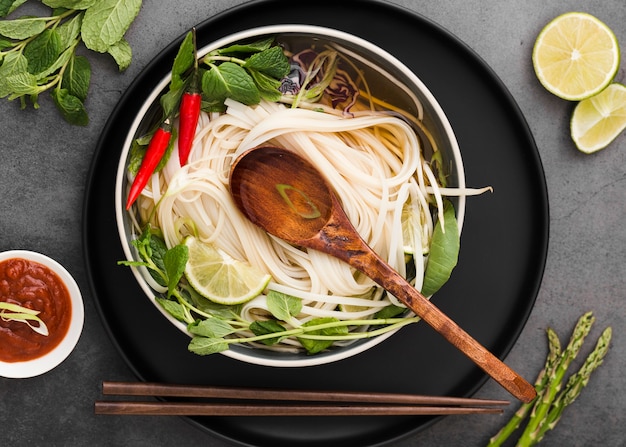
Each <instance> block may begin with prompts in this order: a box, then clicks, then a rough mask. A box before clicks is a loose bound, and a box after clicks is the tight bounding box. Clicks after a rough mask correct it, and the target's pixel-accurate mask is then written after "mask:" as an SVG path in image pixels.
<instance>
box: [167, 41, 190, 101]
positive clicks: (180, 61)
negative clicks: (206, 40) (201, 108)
mask: <svg viewBox="0 0 626 447" xmlns="http://www.w3.org/2000/svg"><path fill="white" fill-rule="evenodd" d="M193 60H194V51H193V33H192V32H188V33H187V35H186V36H185V38H184V39H183V41H182V43H181V44H180V47H179V48H178V53H176V57H175V58H174V63H173V64H172V81H171V82H170V90H178V89H181V88H183V87H184V85H185V80H184V79H183V75H184V74H185V72H186V71H187V70H189V69H190V68H191V67H192V66H193Z"/></svg>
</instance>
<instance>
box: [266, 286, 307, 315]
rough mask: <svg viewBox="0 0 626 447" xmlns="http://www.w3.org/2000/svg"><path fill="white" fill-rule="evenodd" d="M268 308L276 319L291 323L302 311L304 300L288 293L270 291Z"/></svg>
mask: <svg viewBox="0 0 626 447" xmlns="http://www.w3.org/2000/svg"><path fill="white" fill-rule="evenodd" d="M267 308H268V309H269V311H270V312H271V313H272V315H274V317H275V318H276V319H278V320H283V321H289V319H291V317H293V316H295V315H298V314H299V313H300V311H301V310H302V300H301V299H300V298H296V297H294V296H291V295H287V294H286V293H280V292H276V291H274V290H270V292H269V293H268V294H267Z"/></svg>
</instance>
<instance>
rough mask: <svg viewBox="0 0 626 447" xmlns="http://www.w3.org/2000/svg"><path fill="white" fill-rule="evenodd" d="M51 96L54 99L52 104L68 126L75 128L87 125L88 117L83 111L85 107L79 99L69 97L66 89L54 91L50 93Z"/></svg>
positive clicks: (85, 111)
mask: <svg viewBox="0 0 626 447" xmlns="http://www.w3.org/2000/svg"><path fill="white" fill-rule="evenodd" d="M50 94H51V95H52V99H54V104H55V105H56V106H57V109H59V111H60V112H61V114H62V115H63V118H65V121H67V122H68V123H70V124H74V125H76V126H86V125H87V124H89V117H88V116H87V110H85V106H84V104H83V102H82V101H81V100H80V98H77V97H76V96H74V95H71V94H70V93H69V92H68V91H67V89H64V88H61V89H54V90H52V92H51V93H50Z"/></svg>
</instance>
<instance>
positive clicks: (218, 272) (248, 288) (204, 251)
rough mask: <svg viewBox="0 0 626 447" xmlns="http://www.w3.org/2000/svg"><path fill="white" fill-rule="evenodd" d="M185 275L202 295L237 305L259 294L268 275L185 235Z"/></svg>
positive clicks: (223, 302) (265, 285) (268, 279)
mask: <svg viewBox="0 0 626 447" xmlns="http://www.w3.org/2000/svg"><path fill="white" fill-rule="evenodd" d="M185 245H186V246H187V247H188V248H189V260H188V261H187V266H186V267H185V277H186V278H187V280H188V281H189V284H191V286H192V287H193V288H194V290H196V292H198V293H199V294H200V295H202V296H204V297H205V298H207V299H209V300H211V301H213V302H215V303H220V304H240V303H244V302H246V301H249V300H251V299H252V298H254V297H256V296H258V295H260V294H261V293H262V292H263V290H264V289H265V288H266V287H267V284H268V283H269V281H270V279H271V276H270V275H268V274H266V273H263V272H261V271H259V270H258V269H256V268H254V267H253V266H251V265H250V264H247V263H245V262H242V261H239V260H236V259H233V258H231V257H230V256H228V255H227V254H226V253H223V252H222V251H221V250H218V249H217V248H216V247H215V246H213V245H211V244H205V243H203V242H202V241H200V240H198V239H197V238H194V237H188V238H187V239H186V240H185Z"/></svg>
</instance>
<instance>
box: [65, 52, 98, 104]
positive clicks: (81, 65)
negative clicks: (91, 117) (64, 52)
mask: <svg viewBox="0 0 626 447" xmlns="http://www.w3.org/2000/svg"><path fill="white" fill-rule="evenodd" d="M90 80H91V65H90V64H89V60H87V58H86V57H83V56H74V57H72V59H71V60H70V61H69V64H68V65H67V68H66V69H65V72H64V73H63V80H62V82H61V88H65V89H67V91H68V92H69V93H70V94H71V95H74V96H76V97H77V98H79V99H80V100H81V101H84V100H85V99H86V98H87V92H88V90H89V82H90Z"/></svg>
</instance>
